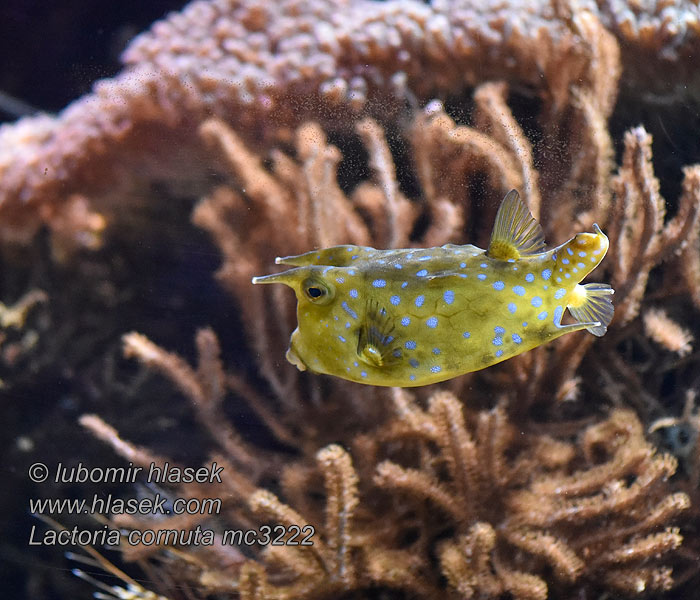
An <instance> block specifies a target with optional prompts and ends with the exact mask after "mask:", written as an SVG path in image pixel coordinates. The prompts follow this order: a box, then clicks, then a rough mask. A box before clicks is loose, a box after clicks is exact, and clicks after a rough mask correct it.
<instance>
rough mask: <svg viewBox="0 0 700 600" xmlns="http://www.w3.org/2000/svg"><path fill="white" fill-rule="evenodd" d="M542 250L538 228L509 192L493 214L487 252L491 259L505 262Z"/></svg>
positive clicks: (542, 244) (523, 205)
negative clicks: (494, 217) (494, 218)
mask: <svg viewBox="0 0 700 600" xmlns="http://www.w3.org/2000/svg"><path fill="white" fill-rule="evenodd" d="M543 250H544V234H543V233H542V227H541V226H540V224H539V223H538V222H537V221H535V219H534V217H533V216H532V215H531V214H530V211H529V210H528V208H527V206H525V203H524V202H523V201H522V200H521V199H520V196H519V195H518V192H517V191H515V190H510V192H508V193H507V194H506V197H505V198H503V202H501V206H500V207H499V208H498V213H496V222H495V223H494V225H493V231H492V232H491V241H490V242H489V249H488V250H487V251H486V253H487V254H488V256H490V257H491V258H500V259H502V260H507V259H509V258H520V257H521V256H530V255H532V254H537V253H538V252H542V251H543Z"/></svg>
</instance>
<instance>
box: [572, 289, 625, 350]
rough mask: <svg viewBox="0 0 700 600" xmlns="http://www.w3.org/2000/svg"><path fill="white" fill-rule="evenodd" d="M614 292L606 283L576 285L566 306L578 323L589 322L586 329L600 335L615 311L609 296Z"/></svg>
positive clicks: (606, 327)
mask: <svg viewBox="0 0 700 600" xmlns="http://www.w3.org/2000/svg"><path fill="white" fill-rule="evenodd" d="M614 293H615V290H614V289H612V288H611V287H610V286H609V285H608V284H606V283H587V284H586V285H577V286H576V288H575V289H574V293H573V294H571V302H572V303H571V304H569V305H568V307H567V308H568V309H569V312H570V313H571V316H573V317H574V319H576V320H577V321H579V322H580V323H590V325H589V326H588V327H586V329H587V330H588V331H590V332H591V333H592V334H593V335H597V336H598V337H601V336H603V335H605V332H606V331H607V330H608V325H609V324H610V321H612V318H613V314H614V313H615V307H614V306H613V303H612V297H611V296H612V295H613V294H614Z"/></svg>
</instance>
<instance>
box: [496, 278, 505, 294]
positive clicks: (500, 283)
mask: <svg viewBox="0 0 700 600" xmlns="http://www.w3.org/2000/svg"><path fill="white" fill-rule="evenodd" d="M504 287H506V284H505V283H503V282H502V281H494V282H493V289H494V290H496V291H498V292H500V291H501V290H502V289H503V288H504Z"/></svg>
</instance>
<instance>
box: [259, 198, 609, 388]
mask: <svg viewBox="0 0 700 600" xmlns="http://www.w3.org/2000/svg"><path fill="white" fill-rule="evenodd" d="M594 227H595V232H594V233H579V234H577V235H576V236H575V237H574V238H572V239H571V240H569V241H568V242H566V243H564V244H562V245H561V246H559V247H557V248H553V249H551V250H545V249H544V240H543V237H542V231H541V228H540V226H539V224H538V223H537V222H536V221H535V220H534V219H533V218H532V216H531V215H530V213H529V211H528V209H527V207H526V206H525V205H524V204H523V203H522V201H521V200H520V199H519V198H518V195H517V193H516V192H515V191H513V192H511V193H509V194H508V196H506V198H505V199H504V201H503V203H502V204H501V207H500V209H499V212H498V215H497V217H496V224H495V226H494V231H493V233H492V237H491V243H490V244H489V248H488V249H487V250H484V249H481V248H478V247H476V246H472V245H464V246H461V245H454V244H446V245H444V246H441V247H439V248H425V249H396V250H377V249H374V248H370V247H361V246H353V245H344V246H335V247H332V248H327V249H323V250H319V251H314V252H308V253H306V254H302V255H300V256H294V257H286V258H281V259H277V262H278V263H282V264H287V265H292V266H294V267H295V268H293V269H290V270H288V271H285V272H283V273H280V274H276V275H268V276H265V277H257V278H254V279H253V283H284V284H286V285H289V286H290V287H292V288H293V289H294V290H295V291H296V294H297V299H298V306H297V320H298V327H297V329H296V330H295V331H294V332H293V334H292V337H291V342H290V347H289V350H288V352H287V359H288V360H289V361H290V362H291V363H293V364H295V365H296V366H297V367H298V368H299V369H301V370H305V369H308V370H310V371H313V372H317V373H325V374H329V375H335V376H337V377H342V378H344V379H349V380H352V381H356V382H360V383H366V384H372V385H385V386H400V387H412V386H418V385H427V384H430V383H436V382H439V381H444V380H446V379H451V378H453V377H456V376H458V375H462V374H463V373H468V372H470V371H476V370H479V369H483V368H485V367H488V366H490V365H493V364H496V363H499V362H501V361H503V360H506V359H508V358H511V357H513V356H516V355H518V354H521V353H522V352H525V351H527V350H530V349H532V348H534V347H536V346H539V345H541V344H544V343H547V342H549V341H551V340H554V339H556V338H558V337H560V336H561V335H564V334H565V333H569V332H572V331H579V330H581V329H588V330H589V331H590V332H591V333H593V334H594V335H598V336H600V335H603V334H604V333H605V331H606V328H607V325H608V324H609V322H610V320H611V319H612V316H613V306H612V303H611V301H610V296H611V294H612V293H613V290H612V289H611V288H610V286H607V285H605V284H588V285H580V283H579V282H580V281H581V280H582V279H583V278H584V277H585V276H586V275H587V274H588V273H589V272H590V271H592V270H593V269H594V268H595V267H596V266H597V265H598V264H599V263H600V261H601V260H602V259H603V257H604V256H605V253H606V251H607V249H608V239H607V237H606V236H605V234H603V232H602V231H601V230H600V229H599V228H598V227H597V225H596V226H594ZM567 308H568V310H569V312H570V314H571V315H572V316H573V317H574V319H575V320H576V322H575V323H572V324H569V325H563V324H562V318H563V316H564V312H565V310H566V309H567Z"/></svg>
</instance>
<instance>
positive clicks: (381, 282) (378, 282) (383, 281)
mask: <svg viewBox="0 0 700 600" xmlns="http://www.w3.org/2000/svg"><path fill="white" fill-rule="evenodd" d="M372 285H373V286H374V287H376V288H383V287H386V279H375V280H374V281H373V282H372Z"/></svg>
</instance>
